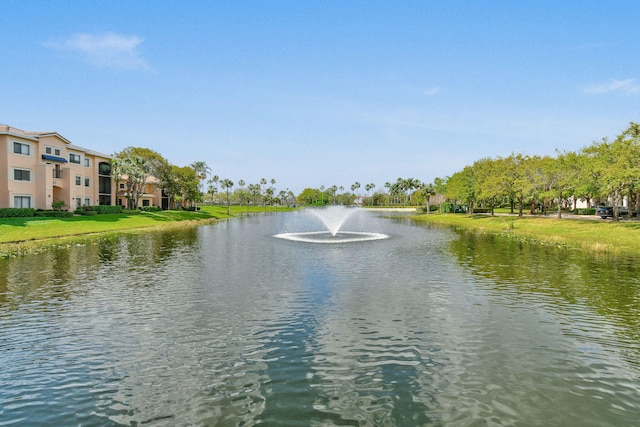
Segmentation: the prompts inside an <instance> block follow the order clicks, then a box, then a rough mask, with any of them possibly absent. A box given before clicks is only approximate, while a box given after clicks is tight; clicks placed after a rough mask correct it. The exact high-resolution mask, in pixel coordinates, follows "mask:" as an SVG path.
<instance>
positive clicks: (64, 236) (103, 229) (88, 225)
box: [0, 206, 287, 257]
mask: <svg viewBox="0 0 640 427" xmlns="http://www.w3.org/2000/svg"><path fill="white" fill-rule="evenodd" d="M274 210H280V211H282V210H287V209H286V208H274ZM264 211H265V210H264V208H263V207H252V208H247V207H239V206H232V207H231V215H227V208H226V206H206V207H204V208H202V209H201V210H200V211H199V212H187V211H162V212H142V213H139V214H133V215H132V214H109V215H95V216H74V217H71V218H46V217H33V218H2V219H0V257H2V256H4V257H6V256H10V255H14V254H20V253H29V252H34V251H36V250H37V249H38V248H43V247H48V246H55V244H56V243H63V242H68V241H69V239H73V238H78V237H86V236H87V235H91V234H95V233H111V232H125V231H132V230H144V229H148V228H160V227H172V226H182V225H192V224H198V223H204V222H212V221H215V220H217V219H220V218H229V217H237V216H242V215H246V214H247V213H252V212H264ZM271 211H272V209H271V208H268V210H267V212H271Z"/></svg>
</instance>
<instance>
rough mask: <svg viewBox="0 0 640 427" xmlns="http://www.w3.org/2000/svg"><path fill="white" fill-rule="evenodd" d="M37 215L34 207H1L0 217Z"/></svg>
mask: <svg viewBox="0 0 640 427" xmlns="http://www.w3.org/2000/svg"><path fill="white" fill-rule="evenodd" d="M30 216H36V210H35V209H33V208H0V218H19V217H20V218H26V217H30Z"/></svg>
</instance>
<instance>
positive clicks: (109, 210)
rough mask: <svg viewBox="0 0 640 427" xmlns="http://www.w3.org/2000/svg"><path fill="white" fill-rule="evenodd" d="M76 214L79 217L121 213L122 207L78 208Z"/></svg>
mask: <svg viewBox="0 0 640 427" xmlns="http://www.w3.org/2000/svg"><path fill="white" fill-rule="evenodd" d="M75 213H76V214H79V215H98V214H101V215H102V214H114V213H122V206H107V205H100V206H80V207H79V208H78V209H76V210H75Z"/></svg>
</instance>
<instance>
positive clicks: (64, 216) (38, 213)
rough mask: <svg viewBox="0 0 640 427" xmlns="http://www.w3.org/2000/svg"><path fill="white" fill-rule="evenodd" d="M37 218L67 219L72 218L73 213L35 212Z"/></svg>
mask: <svg viewBox="0 0 640 427" xmlns="http://www.w3.org/2000/svg"><path fill="white" fill-rule="evenodd" d="M36 216H37V217H42V216H45V217H56V218H68V217H71V216H73V212H68V211H36Z"/></svg>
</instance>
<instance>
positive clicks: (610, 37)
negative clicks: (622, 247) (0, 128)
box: [0, 0, 640, 193]
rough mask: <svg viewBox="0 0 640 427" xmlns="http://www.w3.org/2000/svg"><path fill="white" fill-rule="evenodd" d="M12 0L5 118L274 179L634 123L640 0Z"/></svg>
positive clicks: (429, 161) (439, 158)
mask: <svg viewBox="0 0 640 427" xmlns="http://www.w3.org/2000/svg"><path fill="white" fill-rule="evenodd" d="M2 6H3V7H2V9H3V14H2V15H3V18H2V26H1V28H2V36H0V48H1V50H0V52H1V53H2V54H1V56H0V58H1V59H0V65H1V66H0V123H3V124H8V125H11V126H15V127H18V128H21V129H26V130H47V131H57V132H58V133H60V134H61V135H63V136H64V137H66V138H67V139H69V140H71V141H72V142H73V143H75V144H77V145H80V146H83V147H86V148H91V149H95V150H98V151H101V152H104V153H107V154H112V153H115V152H117V151H119V150H121V149H123V148H125V147H127V146H139V147H148V148H152V149H154V150H156V151H158V152H160V153H161V154H162V155H163V156H165V157H166V158H167V159H168V160H169V161H170V162H171V163H173V164H177V165H180V166H183V165H188V164H190V163H192V162H194V161H196V160H203V161H206V162H207V164H208V165H209V166H210V167H211V168H212V169H213V171H214V173H215V174H217V175H219V176H220V177H221V178H229V179H231V180H233V181H235V182H237V181H238V180H240V179H243V180H245V181H246V182H247V183H253V182H258V181H259V180H260V179H261V178H266V179H271V178H274V179H276V187H277V189H278V190H281V189H285V188H289V189H291V190H292V191H294V192H296V193H298V192H299V191H301V190H302V189H303V188H305V187H315V188H318V187H320V186H322V185H323V186H325V187H329V186H332V185H337V186H344V187H345V188H349V187H350V186H351V184H353V183H354V182H355V181H359V182H361V183H362V185H363V186H364V184H365V183H374V184H375V185H376V188H377V189H382V188H383V186H384V183H385V182H387V181H395V180H396V179H397V178H398V177H403V178H416V179H419V180H421V181H425V182H429V181H431V180H433V179H434V178H436V177H444V176H447V175H451V174H452V173H454V172H456V171H458V170H461V169H462V168H463V167H464V166H466V165H470V164H472V163H473V162H474V161H475V160H478V159H480V158H483V157H497V156H508V155H509V154H511V153H512V152H515V153H523V154H540V155H545V154H551V155H553V154H554V153H555V150H556V149H560V150H578V149H580V148H582V147H584V146H587V145H589V144H591V143H592V142H593V141H596V140H600V139H601V138H603V137H610V138H611V137H615V136H616V135H617V134H619V133H620V132H621V131H622V130H624V129H625V128H626V127H627V126H628V123H629V122H630V121H639V120H640V55H638V46H639V44H638V43H639V42H640V29H639V26H638V25H637V16H639V15H640V2H637V1H597V2H596V1H562V2H558V1H535V2H527V1H482V2H481V1H437V2H436V1H427V0H423V1H415V2H414V1H399V2H396V1H379V2H378V1H366V2H365V1H322V2H316V1H313V2H312V1H309V2H305V1H182V2H178V1H161V0H154V1H138V2H125V1H54V2H52V1H28V0H20V1H13V0H4V1H3V2H2Z"/></svg>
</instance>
